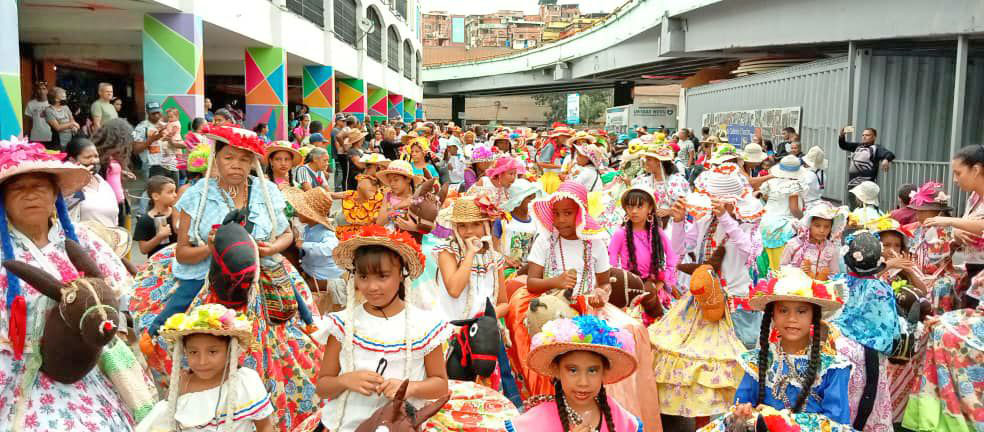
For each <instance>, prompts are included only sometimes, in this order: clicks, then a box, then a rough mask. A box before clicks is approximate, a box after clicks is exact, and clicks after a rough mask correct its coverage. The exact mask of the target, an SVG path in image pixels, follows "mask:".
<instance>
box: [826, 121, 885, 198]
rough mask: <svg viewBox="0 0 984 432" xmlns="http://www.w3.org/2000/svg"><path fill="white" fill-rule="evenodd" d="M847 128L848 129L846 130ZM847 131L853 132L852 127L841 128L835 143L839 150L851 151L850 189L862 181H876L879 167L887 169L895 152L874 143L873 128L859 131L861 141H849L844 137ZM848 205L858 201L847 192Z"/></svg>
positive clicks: (875, 136)
mask: <svg viewBox="0 0 984 432" xmlns="http://www.w3.org/2000/svg"><path fill="white" fill-rule="evenodd" d="M848 129H849V130H848ZM847 132H851V133H853V132H854V128H853V127H849V128H842V129H841V130H840V138H838V140H837V145H838V146H839V147H840V148H841V150H844V151H849V152H851V162H850V164H849V165H848V167H847V174H848V181H847V188H848V189H851V188H853V187H855V186H857V185H859V184H861V183H862V182H865V181H872V182H875V183H877V182H878V171H879V169H881V170H884V171H888V170H889V168H890V167H891V164H892V161H893V160H895V153H892V152H891V151H890V150H888V149H886V148H884V147H882V146H879V145H877V144H875V139H876V138H877V137H878V131H876V130H875V128H867V129H865V130H864V131H863V132H862V133H861V142H860V143H855V142H849V141H847V139H846V138H845V134H846V133H847ZM848 200H849V205H850V206H851V208H852V209H853V208H855V207H857V205H858V202H857V201H856V199H855V198H854V196H853V195H852V194H848Z"/></svg>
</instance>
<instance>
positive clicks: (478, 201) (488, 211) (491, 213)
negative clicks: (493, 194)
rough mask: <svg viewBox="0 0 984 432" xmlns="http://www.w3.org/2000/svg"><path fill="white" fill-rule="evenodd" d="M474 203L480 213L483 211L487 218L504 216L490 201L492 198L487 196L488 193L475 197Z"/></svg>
mask: <svg viewBox="0 0 984 432" xmlns="http://www.w3.org/2000/svg"><path fill="white" fill-rule="evenodd" d="M475 205H476V206H478V209H479V210H481V211H482V213H484V214H485V216H487V217H488V218H489V219H493V220H495V219H502V218H503V217H504V216H505V214H504V213H503V212H502V210H499V208H498V207H496V205H495V203H494V202H492V199H491V198H489V196H488V195H482V196H478V197H475Z"/></svg>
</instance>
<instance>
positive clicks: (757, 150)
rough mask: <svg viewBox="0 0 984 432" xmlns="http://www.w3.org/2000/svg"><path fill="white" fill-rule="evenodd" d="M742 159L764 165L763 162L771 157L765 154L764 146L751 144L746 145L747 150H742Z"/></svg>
mask: <svg viewBox="0 0 984 432" xmlns="http://www.w3.org/2000/svg"><path fill="white" fill-rule="evenodd" d="M741 157H742V159H744V160H745V162H749V163H762V161H764V160H765V159H766V158H768V157H769V155H767V154H765V151H763V150H762V146H760V145H758V144H755V143H751V144H748V145H746V146H745V148H743V149H742V150H741Z"/></svg>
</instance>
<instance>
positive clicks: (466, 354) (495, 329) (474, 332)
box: [447, 300, 500, 381]
mask: <svg viewBox="0 0 984 432" xmlns="http://www.w3.org/2000/svg"><path fill="white" fill-rule="evenodd" d="M451 324H453V325H456V326H458V327H461V328H460V329H458V331H457V333H456V334H455V337H454V338H453V339H451V347H450V350H451V354H450V355H449V356H448V361H447V371H448V378H450V379H455V380H461V381H474V380H475V378H476V377H477V376H482V377H485V378H488V377H489V376H491V375H492V373H493V372H495V366H496V364H497V363H498V356H497V355H498V353H499V344H500V338H499V322H498V320H497V319H496V318H495V307H493V306H492V302H490V301H488V300H485V314H483V315H481V316H478V317H475V318H471V319H464V320H456V321H451Z"/></svg>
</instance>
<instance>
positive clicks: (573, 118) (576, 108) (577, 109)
mask: <svg viewBox="0 0 984 432" xmlns="http://www.w3.org/2000/svg"><path fill="white" fill-rule="evenodd" d="M580 123H581V94H580V93H571V94H569V95H567V124H569V125H576V124H580Z"/></svg>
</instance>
